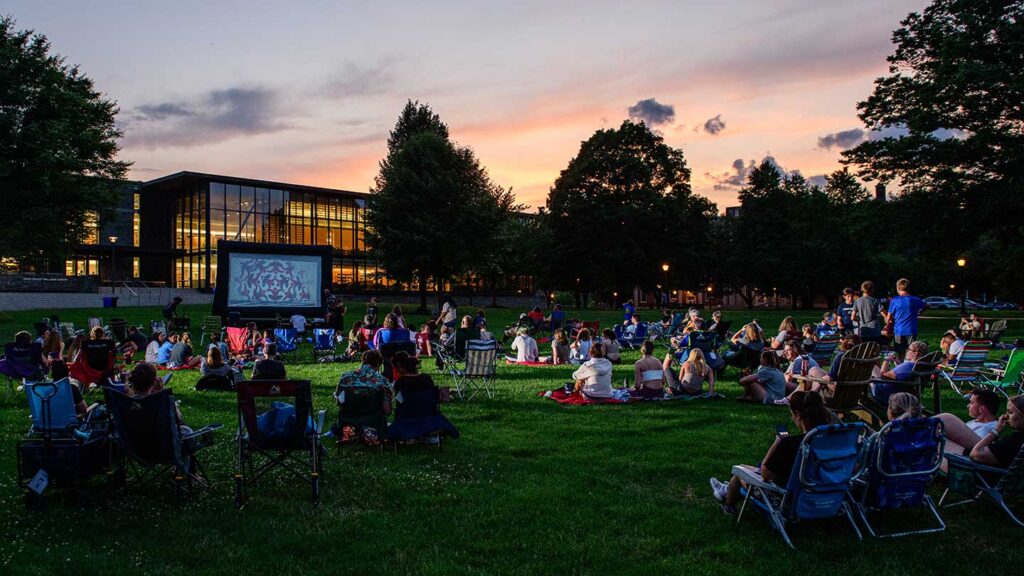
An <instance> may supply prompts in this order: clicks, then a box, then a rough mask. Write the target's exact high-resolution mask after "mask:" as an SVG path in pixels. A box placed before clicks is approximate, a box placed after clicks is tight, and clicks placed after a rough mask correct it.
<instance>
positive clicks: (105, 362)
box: [68, 338, 117, 392]
mask: <svg viewBox="0 0 1024 576" xmlns="http://www.w3.org/2000/svg"><path fill="white" fill-rule="evenodd" d="M116 358H117V346H116V345H115V344H114V341H113V340H107V339H105V338H104V339H101V340H85V341H84V342H82V349H81V351H80V352H79V354H78V359H77V360H75V361H74V362H72V363H71V365H70V366H68V371H69V372H70V374H71V377H72V378H74V379H75V380H78V381H79V382H80V383H81V384H82V385H83V386H84V388H83V389H82V392H87V391H88V390H89V388H90V387H91V386H94V385H98V384H101V383H102V382H103V381H104V380H106V379H107V378H109V377H110V376H111V375H112V374H113V373H114V366H115V360H116Z"/></svg>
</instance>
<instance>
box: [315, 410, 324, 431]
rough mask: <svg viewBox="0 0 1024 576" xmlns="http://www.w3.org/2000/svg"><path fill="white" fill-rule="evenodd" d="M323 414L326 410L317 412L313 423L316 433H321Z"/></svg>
mask: <svg viewBox="0 0 1024 576" xmlns="http://www.w3.org/2000/svg"><path fill="white" fill-rule="evenodd" d="M325 414H327V410H321V411H320V413H319V414H317V417H316V422H314V423H313V424H314V426H315V428H314V430H315V431H316V433H317V434H321V433H323V430H324V415H325Z"/></svg>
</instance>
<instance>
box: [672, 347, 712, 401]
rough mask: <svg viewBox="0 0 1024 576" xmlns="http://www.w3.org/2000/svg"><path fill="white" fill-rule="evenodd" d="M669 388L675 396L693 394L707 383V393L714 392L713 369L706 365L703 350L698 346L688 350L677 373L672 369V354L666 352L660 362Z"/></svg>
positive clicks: (697, 392) (701, 389)
mask: <svg viewBox="0 0 1024 576" xmlns="http://www.w3.org/2000/svg"><path fill="white" fill-rule="evenodd" d="M662 368H663V370H664V371H665V378H666V379H667V380H668V383H669V389H670V390H671V391H672V394H675V395H677V396H693V395H695V394H700V393H701V392H702V391H703V390H704V383H705V382H707V383H708V393H709V394H714V393H715V371H714V370H712V369H711V366H708V363H707V359H706V358H704V352H703V351H701V349H700V348H693V349H691V350H690V353H689V356H688V357H687V358H686V360H684V361H683V362H682V363H681V364H680V365H679V375H678V376H676V374H675V372H673V371H672V355H671V354H666V355H665V360H664V362H663V363H662Z"/></svg>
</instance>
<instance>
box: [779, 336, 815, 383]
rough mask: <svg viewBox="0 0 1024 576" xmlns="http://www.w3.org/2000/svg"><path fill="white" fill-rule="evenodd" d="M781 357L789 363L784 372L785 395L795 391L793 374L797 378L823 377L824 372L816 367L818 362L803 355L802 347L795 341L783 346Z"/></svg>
mask: <svg viewBox="0 0 1024 576" xmlns="http://www.w3.org/2000/svg"><path fill="white" fill-rule="evenodd" d="M782 356H783V358H785V359H786V360H787V361H788V362H789V366H787V367H786V372H785V375H786V390H787V393H788V392H792V391H793V390H796V381H795V380H794V379H793V375H794V374H795V375H798V376H799V375H803V374H806V375H808V376H813V377H815V378H821V377H823V376H825V371H824V370H822V369H821V367H820V366H818V362H817V361H815V360H814V358H811V357H810V356H808V355H806V354H804V351H803V347H802V346H801V345H800V342H798V341H796V340H790V341H789V342H786V343H785V344H784V345H783V347H782Z"/></svg>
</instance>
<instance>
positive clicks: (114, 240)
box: [107, 236, 117, 290]
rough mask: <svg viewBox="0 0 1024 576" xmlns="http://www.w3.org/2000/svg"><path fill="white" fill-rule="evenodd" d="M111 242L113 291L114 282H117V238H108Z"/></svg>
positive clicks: (111, 281) (111, 282)
mask: <svg viewBox="0 0 1024 576" xmlns="http://www.w3.org/2000/svg"><path fill="white" fill-rule="evenodd" d="M107 240H109V241H110V284H111V290H113V284H114V281H115V280H117V236H108V237H107Z"/></svg>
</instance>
